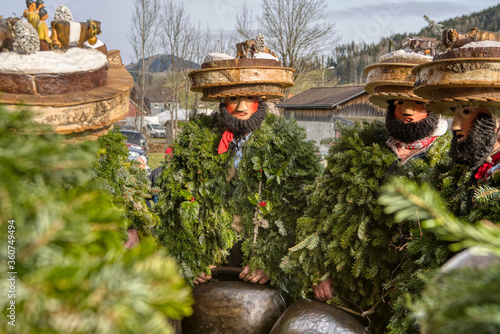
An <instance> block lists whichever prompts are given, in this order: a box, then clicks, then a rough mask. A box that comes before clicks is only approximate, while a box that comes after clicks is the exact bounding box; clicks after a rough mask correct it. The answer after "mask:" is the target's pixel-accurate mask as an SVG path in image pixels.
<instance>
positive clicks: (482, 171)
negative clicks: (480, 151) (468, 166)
mask: <svg viewBox="0 0 500 334" xmlns="http://www.w3.org/2000/svg"><path fill="white" fill-rule="evenodd" d="M498 161H500V152H498V153H497V154H495V155H494V156H492V157H491V162H488V161H487V162H485V163H484V164H482V165H481V167H479V169H478V170H477V173H476V175H475V177H476V179H478V180H479V179H482V178H486V177H487V175H488V174H487V173H488V171H489V170H490V169H491V167H493V166H495V165H496V164H497V162H498Z"/></svg>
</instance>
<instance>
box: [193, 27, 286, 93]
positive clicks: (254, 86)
mask: <svg viewBox="0 0 500 334" xmlns="http://www.w3.org/2000/svg"><path fill="white" fill-rule="evenodd" d="M237 49H238V56H239V57H240V58H234V57H231V56H228V55H226V54H222V53H212V54H209V55H208V56H207V57H206V58H205V60H204V62H203V64H202V65H201V70H197V71H192V72H191V73H189V77H190V78H191V81H192V86H191V90H192V91H195V92H203V97H202V98H201V99H202V100H204V101H219V100H220V99H221V98H226V97H228V96H259V97H261V98H263V99H274V98H280V97H283V96H284V94H283V88H288V87H291V86H293V73H294V71H295V70H293V69H291V68H287V67H282V66H281V62H280V61H279V60H278V59H277V58H276V57H274V56H273V55H272V53H271V52H270V51H269V49H268V48H267V47H266V46H265V42H264V37H263V36H262V35H261V34H259V36H258V37H257V39H256V41H254V40H248V41H246V42H243V43H239V44H238V45H237Z"/></svg>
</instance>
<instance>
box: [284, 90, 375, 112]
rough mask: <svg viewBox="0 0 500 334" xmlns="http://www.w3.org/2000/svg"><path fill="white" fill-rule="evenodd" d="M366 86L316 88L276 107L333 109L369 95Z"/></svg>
mask: <svg viewBox="0 0 500 334" xmlns="http://www.w3.org/2000/svg"><path fill="white" fill-rule="evenodd" d="M364 87H365V86H364V85H357V86H336V87H315V88H311V89H309V90H306V91H305V92H302V93H300V94H297V95H295V96H293V97H291V98H289V99H288V100H286V101H283V102H281V103H280V104H278V105H276V106H277V107H279V108H285V109H292V108H297V109H333V108H335V107H337V106H339V105H341V104H343V103H346V102H347V101H350V100H352V99H354V98H356V97H358V96H361V95H364V94H368V93H367V92H366V91H365V88H364Z"/></svg>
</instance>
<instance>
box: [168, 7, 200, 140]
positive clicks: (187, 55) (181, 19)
mask: <svg viewBox="0 0 500 334" xmlns="http://www.w3.org/2000/svg"><path fill="white" fill-rule="evenodd" d="M161 27H162V34H161V45H162V48H163V50H164V52H165V54H167V55H169V56H170V65H171V67H170V70H171V73H170V75H169V76H168V80H169V81H170V82H169V83H170V87H171V89H172V97H173V101H172V102H173V103H172V104H173V110H172V111H171V115H172V117H171V119H172V122H171V123H172V138H173V139H175V138H176V131H177V120H178V113H177V112H178V102H179V91H180V90H181V89H182V87H183V86H184V87H185V88H186V90H187V85H188V84H189V83H188V82H187V81H188V77H187V72H188V69H189V64H190V60H191V59H192V58H193V55H194V51H195V44H196V38H195V34H196V28H195V27H194V26H193V25H192V24H191V22H190V17H189V14H188V13H187V12H186V10H185V9H184V5H183V4H182V3H181V2H180V1H174V0H165V2H164V3H163V10H162V23H161ZM186 112H187V110H186Z"/></svg>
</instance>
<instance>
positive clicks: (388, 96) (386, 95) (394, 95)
mask: <svg viewBox="0 0 500 334" xmlns="http://www.w3.org/2000/svg"><path fill="white" fill-rule="evenodd" d="M431 60H432V57H430V56H424V55H421V54H418V53H413V52H406V51H404V50H398V51H395V52H391V53H388V54H386V55H383V56H382V57H380V59H379V63H377V64H373V65H370V66H367V67H366V68H365V74H366V75H367V78H366V86H365V90H366V91H367V92H368V93H369V94H370V97H369V98H368V99H369V100H370V102H371V103H373V104H375V105H377V106H379V107H382V108H387V107H388V105H389V103H388V101H389V100H413V101H424V102H427V101H426V100H424V99H423V98H421V97H419V96H417V95H415V94H414V93H413V85H414V84H415V76H414V75H413V74H412V69H413V68H414V67H415V66H416V65H419V64H423V63H427V62H430V61H431Z"/></svg>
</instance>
